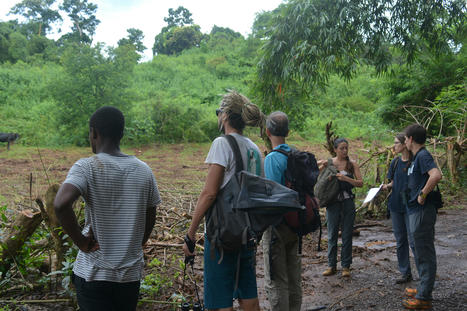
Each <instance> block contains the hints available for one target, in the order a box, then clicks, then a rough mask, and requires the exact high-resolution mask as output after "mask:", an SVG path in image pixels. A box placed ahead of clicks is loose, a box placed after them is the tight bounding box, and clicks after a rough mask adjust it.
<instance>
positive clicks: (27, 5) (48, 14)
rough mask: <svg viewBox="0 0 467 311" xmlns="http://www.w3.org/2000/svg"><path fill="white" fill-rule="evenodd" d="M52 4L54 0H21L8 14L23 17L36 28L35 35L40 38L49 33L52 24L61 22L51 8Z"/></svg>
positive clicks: (59, 17) (57, 14) (60, 18)
mask: <svg viewBox="0 0 467 311" xmlns="http://www.w3.org/2000/svg"><path fill="white" fill-rule="evenodd" d="M54 3H55V0H23V1H21V2H20V3H18V4H16V5H15V6H13V7H12V8H11V10H10V14H18V15H22V16H24V17H25V18H26V19H28V21H29V23H30V24H31V25H33V27H34V28H36V32H35V33H36V34H37V35H39V36H41V35H45V34H47V32H48V31H50V29H51V28H52V24H53V23H54V22H56V21H59V20H62V17H61V16H60V14H59V13H58V12H57V11H56V10H53V9H52V8H51V7H52V5H53V4H54Z"/></svg>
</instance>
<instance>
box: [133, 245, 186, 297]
mask: <svg viewBox="0 0 467 311" xmlns="http://www.w3.org/2000/svg"><path fill="white" fill-rule="evenodd" d="M177 263H178V265H180V264H183V261H182V260H181V259H180V258H179V257H178V256H177V255H175V254H172V255H170V256H169V257H168V258H167V263H164V262H162V261H160V260H159V259H157V258H154V259H153V260H152V261H151V262H150V263H149V267H150V268H152V271H153V272H152V273H150V274H148V275H146V277H145V278H144V279H143V280H142V282H141V292H142V293H143V294H146V295H150V296H152V297H157V296H161V294H162V293H164V292H167V291H171V290H172V289H173V286H174V281H175V280H176V279H177V278H179V277H180V272H179V271H178V270H174V267H176V265H177Z"/></svg>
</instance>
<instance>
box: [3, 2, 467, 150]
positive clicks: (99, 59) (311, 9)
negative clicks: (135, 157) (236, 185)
mask: <svg viewBox="0 0 467 311" xmlns="http://www.w3.org/2000/svg"><path fill="white" fill-rule="evenodd" d="M54 2H56V1H54V0H47V1H42V2H41V3H42V6H39V7H37V6H32V3H33V2H31V1H27V0H24V1H23V2H21V3H19V4H17V5H15V6H14V7H13V8H12V10H11V12H12V13H14V14H19V15H22V16H23V17H25V18H26V21H25V22H23V23H20V22H18V21H17V20H13V21H6V22H0V64H1V65H0V116H1V119H2V124H1V127H0V132H18V133H20V134H21V140H20V141H21V142H22V143H24V144H30V145H35V144H38V145H49V146H53V145H56V146H58V145H69V144H73V145H86V144H87V120H88V118H89V116H90V114H91V113H92V112H93V111H94V110H95V109H96V108H97V107H99V106H102V105H115V106H117V107H120V108H121V109H122V110H123V111H124V112H125V114H126V115H127V132H126V138H125V139H126V141H125V142H126V143H131V144H145V143H151V142H181V141H188V142H201V141H209V140H210V139H212V138H213V137H215V136H216V135H217V134H218V133H217V128H216V122H215V120H216V119H215V115H214V110H215V107H216V106H217V105H218V103H219V100H220V95H221V94H223V93H224V92H225V91H226V90H228V89H236V90H238V91H240V92H242V93H245V94H246V95H247V96H249V97H250V98H251V99H252V100H253V101H254V102H255V103H258V104H260V105H261V107H262V108H263V111H264V112H265V113H267V112H270V111H272V110H276V109H281V110H284V111H285V112H287V113H288V114H289V115H290V117H291V118H292V121H293V123H292V128H293V129H294V130H295V131H297V132H298V133H300V134H301V135H303V136H305V137H306V138H308V139H311V140H318V139H320V140H322V138H323V133H324V125H325V124H326V123H327V122H329V121H331V120H333V121H334V124H335V126H337V134H339V135H345V136H347V137H350V138H360V137H364V138H365V140H373V139H376V138H378V139H381V138H383V139H384V138H387V137H390V135H392V134H391V133H390V131H389V129H390V128H394V129H400V128H402V127H403V126H404V125H405V124H407V123H408V122H413V121H414V118H416V119H417V120H418V121H419V122H424V123H425V124H430V129H431V130H432V132H433V134H439V133H440V134H442V135H452V134H455V133H456V129H460V128H462V127H463V126H464V124H465V119H466V112H465V109H466V108H465V103H466V101H467V95H466V93H467V92H466V78H465V77H466V76H467V69H466V68H467V51H466V47H465V43H466V30H467V28H466V18H465V14H466V8H465V3H464V2H463V1H428V2H426V3H427V4H426V7H425V5H422V6H416V7H413V5H412V4H410V3H406V2H403V1H389V0H387V1H376V0H374V1H373V0H372V1H367V2H368V3H367V5H368V7H372V6H371V5H372V4H378V5H377V6H376V7H375V6H373V8H380V10H379V11H378V10H376V9H375V10H376V11H364V10H363V9H362V7H361V6H360V5H356V4H354V2H352V1H324V0H323V1H321V0H313V1H303V0H294V1H289V2H286V3H284V4H281V5H280V6H279V7H278V8H277V9H275V10H273V11H271V12H262V13H259V14H258V15H257V17H256V20H255V23H254V25H253V28H252V34H251V35H250V36H249V37H248V38H244V37H243V36H242V35H241V34H239V33H237V32H235V31H233V30H231V29H228V28H222V27H217V26H214V27H213V29H212V30H211V32H210V33H207V34H203V33H201V32H200V28H199V26H197V25H196V24H195V22H196V21H193V19H192V18H191V13H190V12H189V11H188V10H186V9H185V8H183V7H179V8H178V9H170V10H169V14H168V17H166V18H165V19H164V20H165V22H166V23H167V25H166V27H164V28H163V29H162V30H161V32H160V33H159V34H158V35H157V36H156V37H155V38H154V45H153V47H152V50H153V53H154V58H153V60H152V61H149V62H142V63H138V61H139V60H140V58H141V56H140V53H141V52H142V51H144V49H145V48H146V47H144V46H143V45H142V43H141V40H142V38H143V37H144V34H143V33H142V32H141V31H140V30H138V29H134V28H131V29H128V36H127V37H125V38H122V39H121V40H120V41H119V43H118V46H117V47H106V46H103V45H102V44H93V45H92V44H91V43H92V36H93V34H94V32H95V28H96V26H97V25H98V23H99V20H97V19H96V17H95V12H96V10H97V9H98V8H97V6H96V5H94V4H92V3H88V1H87V0H65V1H63V2H61V3H60V6H59V9H60V10H59V11H54V10H53V9H51V8H52V5H53V4H54ZM370 2H371V3H370ZM373 2H375V3H373ZM355 3H357V2H355ZM424 3H425V2H424ZM411 5H412V6H411ZM384 12H393V13H394V14H392V15H390V16H393V17H394V18H393V19H391V20H387V18H386V16H387V15H385V13H384ZM395 12H397V14H395ZM408 12H412V13H413V12H418V13H417V15H416V16H410V15H407V14H408ZM408 17H411V18H408ZM64 18H69V19H71V20H72V21H73V25H74V26H73V28H72V29H71V30H70V32H69V33H66V34H64V35H63V36H62V37H61V38H60V39H58V40H51V39H48V38H47V34H48V31H50V29H51V27H52V25H54V23H56V22H58V21H60V20H62V19H64ZM397 18H399V19H397ZM349 20H356V21H358V22H359V23H360V24H358V23H356V24H355V25H354V26H355V27H356V28H353V26H352V25H350V24H349V23H348V21H349ZM375 21H377V22H378V23H379V24H377V25H378V27H376V26H375V27H373V26H374V24H372V23H373V22H375ZM372 25H373V26H372ZM417 25H418V26H417ZM420 25H421V26H420ZM290 27H295V28H292V29H295V31H293V32H291V33H290V35H289V36H287V38H285V35H284V34H285V33H288V31H290V29H291V28H290ZM372 27H373V28H372ZM384 27H386V29H388V31H387V32H384V31H383V29H384ZM318 34H319V35H318ZM369 34H371V36H370V35H369ZM351 39H352V40H353V41H351ZM370 39H371V40H370ZM349 40H350V41H349ZM352 42H353V43H352ZM407 111H409V112H410V113H408V112H407ZM411 115H412V116H413V117H411ZM432 116H433V118H432Z"/></svg>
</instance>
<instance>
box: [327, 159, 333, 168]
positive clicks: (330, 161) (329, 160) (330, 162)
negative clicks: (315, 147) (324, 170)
mask: <svg viewBox="0 0 467 311" xmlns="http://www.w3.org/2000/svg"><path fill="white" fill-rule="evenodd" d="M328 165H332V166H334V163H332V158H329V159H328Z"/></svg>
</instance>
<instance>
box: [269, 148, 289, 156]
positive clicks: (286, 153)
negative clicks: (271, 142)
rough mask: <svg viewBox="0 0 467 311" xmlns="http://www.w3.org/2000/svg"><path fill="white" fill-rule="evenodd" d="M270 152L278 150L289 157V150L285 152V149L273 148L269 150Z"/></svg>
mask: <svg viewBox="0 0 467 311" xmlns="http://www.w3.org/2000/svg"><path fill="white" fill-rule="evenodd" d="M271 152H279V153H282V154H283V155H285V156H286V157H289V152H287V151H285V150H282V149H273V150H271Z"/></svg>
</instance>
